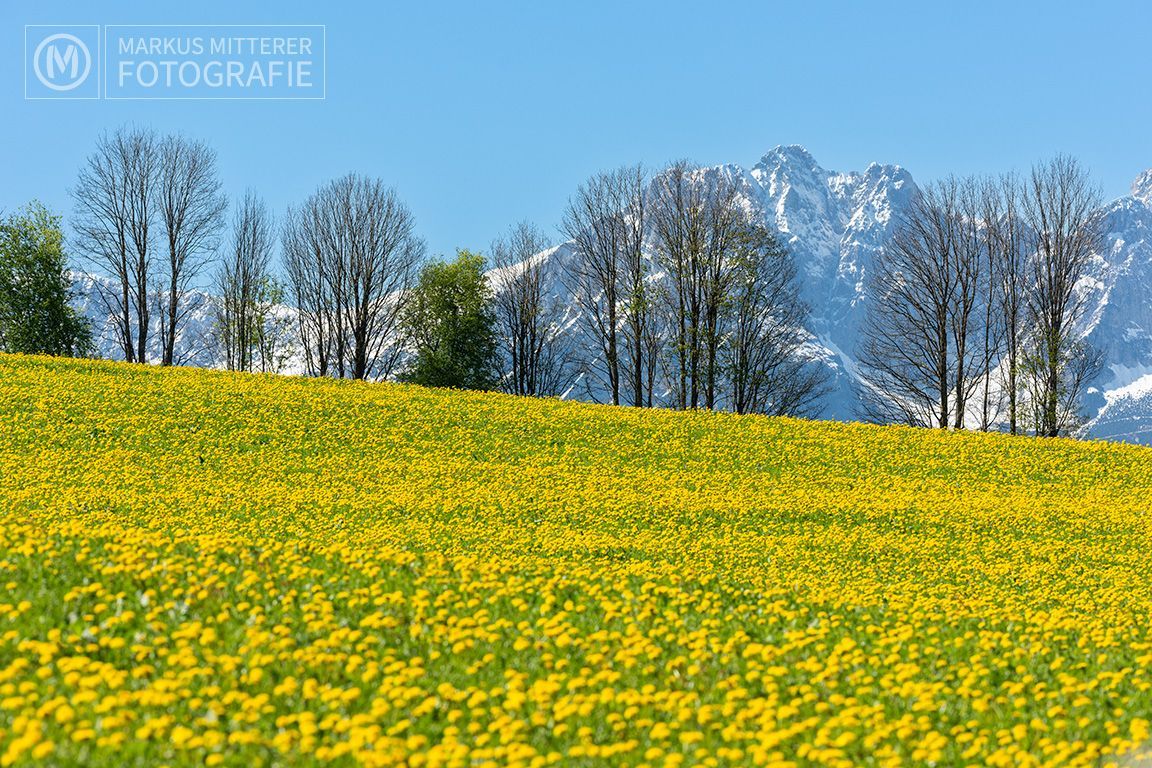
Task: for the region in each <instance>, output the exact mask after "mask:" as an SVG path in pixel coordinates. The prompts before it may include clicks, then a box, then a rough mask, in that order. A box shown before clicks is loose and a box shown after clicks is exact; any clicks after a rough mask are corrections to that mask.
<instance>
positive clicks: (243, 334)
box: [215, 190, 275, 371]
mask: <svg viewBox="0 0 1152 768" xmlns="http://www.w3.org/2000/svg"><path fill="white" fill-rule="evenodd" d="M274 244H275V230H274V227H273V222H272V215H271V213H269V211H268V207H267V206H266V205H265V204H264V201H263V200H261V199H260V198H259V197H257V196H256V194H255V193H254V192H252V191H251V190H249V191H247V192H246V193H245V194H244V198H243V200H241V201H240V203H239V204H238V205H237V206H236V212H235V214H234V216H233V219H232V237H231V243H230V247H229V250H228V252H227V254H226V257H225V259H224V262H223V264H222V265H221V266H220V269H219V271H218V272H217V275H216V290H215V293H216V308H215V309H216V327H217V335H218V338H219V341H220V344H221V346H222V347H223V352H224V360H225V363H226V365H227V366H228V370H230V371H250V370H252V369H253V362H254V355H255V353H256V352H257V351H258V348H259V345H260V340H261V338H262V335H263V333H262V332H263V326H264V322H265V319H266V318H265V315H266V314H267V310H266V309H265V308H264V307H263V306H262V301H263V293H264V292H265V291H266V290H267V286H268V284H269V282H270V280H271V271H270V270H271V265H272V251H273V248H274Z"/></svg>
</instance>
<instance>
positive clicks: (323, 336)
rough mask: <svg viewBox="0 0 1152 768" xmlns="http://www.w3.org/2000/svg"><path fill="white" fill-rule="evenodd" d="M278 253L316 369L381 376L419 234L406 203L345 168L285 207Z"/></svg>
mask: <svg viewBox="0 0 1152 768" xmlns="http://www.w3.org/2000/svg"><path fill="white" fill-rule="evenodd" d="M283 243H284V257H285V265H286V271H287V273H288V281H289V286H290V288H291V292H292V297H293V300H294V301H295V302H296V305H297V307H298V308H299V322H300V338H301V342H302V343H303V344H304V347H305V360H306V362H307V365H308V368H309V370H310V371H311V372H312V373H314V374H317V375H321V376H328V375H335V376H339V377H341V378H343V377H345V376H348V377H351V378H356V379H363V378H369V377H372V378H376V377H380V378H386V377H388V376H390V375H391V374H392V373H393V372H394V370H395V368H396V364H397V362H398V361H399V358H400V355H401V353H402V350H403V347H402V344H401V339H400V338H399V330H400V316H401V313H402V310H403V305H404V301H405V298H406V295H407V292H408V290H409V288H410V287H411V286H412V285H413V283H414V282H415V280H416V277H417V270H418V267H419V264H420V262H421V260H422V258H423V255H424V242H423V241H422V240H421V239H420V238H418V237H417V236H416V234H415V220H414V218H413V216H412V213H411V211H409V209H408V208H407V207H406V206H405V205H404V204H403V203H402V202H401V201H400V200H399V198H398V197H397V196H396V193H395V192H394V191H393V190H391V189H389V188H387V187H386V186H385V185H384V184H383V182H381V181H379V180H377V179H368V178H365V177H363V176H358V175H355V174H349V175H348V176H344V177H342V178H340V179H336V180H335V181H332V182H329V183H328V184H326V185H324V186H323V187H321V188H320V189H319V190H317V191H316V192H315V193H314V194H313V195H312V196H311V197H309V198H308V199H307V200H306V201H305V202H304V204H303V205H302V206H301V207H300V208H299V209H290V210H289V212H288V215H287V217H286V222H285V228H284V236H283Z"/></svg>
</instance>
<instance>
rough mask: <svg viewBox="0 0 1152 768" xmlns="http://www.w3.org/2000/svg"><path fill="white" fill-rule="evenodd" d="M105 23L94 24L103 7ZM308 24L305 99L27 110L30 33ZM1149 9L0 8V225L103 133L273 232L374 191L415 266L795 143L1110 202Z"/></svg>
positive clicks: (1144, 84)
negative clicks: (1070, 162)
mask: <svg viewBox="0 0 1152 768" xmlns="http://www.w3.org/2000/svg"><path fill="white" fill-rule="evenodd" d="M100 5H103V6H104V7H103V8H100V7H98V6H100ZM162 23H167V24H177V23H182V24H228V23H233V24H325V25H327V41H328V62H327V66H328V98H327V100H326V101H296V102H260V101H255V102H242V101H240V102H238V101H232V102H223V101H220V102H215V101H189V102H178V101H134V102H116V101H108V102H100V101H25V100H24V98H23V95H24V89H23V76H24V75H23V69H24V59H23V55H24V54H23V46H24V42H23V35H24V29H23V27H24V25H25V24H162ZM1149 29H1152V4H1149V3H1147V2H1136V1H1133V2H1098V3H1075V4H1072V3H1059V2H1020V3H1003V2H997V3H992V2H964V3H947V4H945V3H936V2H923V0H920V2H893V3H883V2H849V1H848V0H844V1H843V2H835V3H834V2H820V1H819V0H804V1H801V0H793V1H791V2H786V3H785V2H747V3H704V2H692V3H673V2H659V3H657V2H653V3H643V4H641V3H635V4H625V3H621V2H615V3H597V2H583V1H582V2H571V3H566V4H561V3H553V2H523V3H502V2H496V1H495V0H489V1H488V2H469V3H460V4H447V3H431V2H430V3H418V2H407V3H403V4H400V3H392V2H377V3H356V4H355V5H353V4H351V3H337V2H330V1H329V2H318V1H316V0H313V2H296V1H295V0H289V1H288V2H280V3H276V4H256V3H244V2H240V1H239V0H229V1H228V2H218V1H217V0H199V1H198V2H196V3H190V4H187V3H186V4H160V3H155V2H147V3H145V2H116V3H106V4H97V3H93V2H90V0H84V1H78V2H51V3H32V2H5V3H3V6H2V7H0V36H2V37H0V40H3V45H2V46H0V49H2V53H0V84H2V91H0V208H3V209H6V210H10V209H12V208H13V207H15V206H18V205H20V204H22V203H24V202H25V201H27V200H29V199H31V198H39V199H41V200H43V201H44V202H46V203H48V204H49V205H50V206H52V207H54V208H56V209H57V210H60V211H62V212H64V213H68V212H69V211H70V210H71V201H70V198H69V196H68V192H67V190H68V188H69V187H70V186H71V185H72V184H73V182H74V179H75V175H76V170H77V168H78V167H79V165H80V163H81V162H82V160H83V158H84V157H85V155H86V154H87V153H88V152H89V151H90V149H91V147H92V144H93V141H94V139H95V138H96V136H97V134H98V133H99V132H100V131H102V130H103V129H111V128H115V127H117V126H118V125H121V124H124V123H136V124H147V125H152V126H155V127H156V128H158V129H161V130H173V129H179V130H181V131H184V132H185V133H187V134H190V135H193V136H196V137H200V138H203V139H206V140H208V141H209V142H210V143H212V144H213V145H214V146H215V147H216V148H217V150H218V152H219V155H220V163H221V168H222V170H223V177H224V182H225V186H226V188H227V190H228V192H229V194H230V196H232V197H236V196H238V195H239V194H241V193H242V191H243V190H244V188H245V187H246V186H250V187H253V188H255V189H256V190H257V191H259V192H260V193H261V194H263V195H264V196H265V197H266V199H267V200H268V201H269V203H270V204H271V205H272V207H273V208H274V209H275V210H276V211H277V212H279V211H282V210H283V209H284V207H285V206H286V205H288V204H289V203H291V202H293V201H298V200H300V199H301V198H303V197H304V196H305V195H307V194H308V193H309V192H310V191H311V190H313V189H314V188H315V187H316V186H317V185H318V184H319V183H321V182H323V181H325V180H327V179H329V178H332V177H334V176H337V175H340V174H343V173H345V172H347V171H350V170H355V171H360V172H363V173H367V174H372V175H376V176H380V177H382V178H383V179H385V180H386V181H387V182H388V183H389V184H391V185H393V186H395V187H396V189H397V190H398V191H399V193H400V195H401V196H402V197H403V199H404V200H406V201H407V203H408V204H409V206H410V207H411V208H412V209H413V211H414V212H415V214H416V217H417V220H418V225H419V229H420V231H421V233H422V234H423V235H424V237H425V238H426V239H427V240H428V243H429V246H430V248H431V250H432V251H433V252H434V253H450V252H451V251H452V250H453V249H454V248H456V247H458V246H461V247H470V248H480V249H484V248H486V246H487V244H488V243H489V241H490V240H491V238H492V237H493V236H494V235H496V234H497V233H498V232H500V231H501V230H503V229H504V228H505V227H507V226H508V225H509V224H511V223H513V222H515V221H517V220H520V219H529V220H532V221H535V222H537V223H538V224H540V225H541V226H542V227H544V228H545V229H546V230H547V231H548V232H550V233H554V232H555V227H556V225H557V223H558V222H559V220H560V216H561V213H562V210H563V207H564V203H565V201H566V199H567V198H568V196H569V195H570V194H571V192H572V191H573V190H574V189H575V187H576V185H577V184H578V183H579V182H580V181H581V180H582V179H584V178H585V177H586V176H587V175H589V174H590V173H592V172H594V171H596V170H598V169H606V168H610V167H614V166H617V165H620V164H623V163H632V162H637V161H643V162H645V163H646V164H648V165H650V166H658V165H659V164H661V163H663V162H665V161H668V160H670V159H674V158H680V157H688V158H691V159H694V160H696V161H698V162H702V163H719V162H736V163H740V164H743V165H745V166H749V165H751V164H752V163H754V162H755V161H756V160H757V159H758V158H759V157H760V156H761V155H762V154H763V153H764V152H765V151H766V150H768V149H769V148H771V147H772V146H774V145H776V144H790V143H799V144H804V145H805V146H807V147H808V148H809V150H811V152H812V153H813V154H814V155H815V157H816V159H817V160H818V161H819V162H820V163H821V164H822V165H824V166H826V167H828V168H834V169H840V170H851V169H862V168H863V167H865V166H866V165H867V164H868V163H869V162H871V161H879V162H891V163H899V164H901V165H903V166H905V167H906V168H908V169H909V170H910V171H911V172H912V174H913V175H914V176H915V177H916V178H917V179H918V180H921V181H923V180H927V179H931V178H934V177H937V176H940V175H943V174H946V173H949V172H958V173H969V172H989V171H999V170H1006V169H1011V168H1021V169H1022V168H1026V167H1027V166H1028V165H1030V164H1031V163H1032V162H1033V161H1034V160H1036V159H1039V158H1042V157H1045V156H1047V155H1050V154H1052V153H1055V152H1069V153H1072V154H1074V155H1076V156H1078V157H1079V158H1080V159H1081V160H1082V161H1083V162H1084V163H1085V164H1086V165H1087V166H1088V167H1089V168H1090V169H1091V170H1092V171H1093V173H1094V175H1095V177H1096V180H1097V181H1098V183H1099V184H1100V186H1101V188H1102V190H1103V191H1104V193H1105V195H1106V196H1109V197H1113V196H1117V195H1121V194H1124V193H1125V192H1126V190H1127V187H1128V184H1129V182H1130V180H1131V179H1132V178H1133V177H1134V176H1135V175H1136V174H1137V173H1138V172H1139V171H1140V170H1142V169H1144V168H1146V167H1149V166H1152V56H1150V54H1149V38H1148V34H1149V32H1148V31H1149Z"/></svg>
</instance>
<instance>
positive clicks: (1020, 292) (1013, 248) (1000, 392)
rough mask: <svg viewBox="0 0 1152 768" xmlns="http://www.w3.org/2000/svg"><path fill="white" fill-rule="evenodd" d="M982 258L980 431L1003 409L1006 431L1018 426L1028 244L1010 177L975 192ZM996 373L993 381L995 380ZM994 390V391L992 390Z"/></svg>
mask: <svg viewBox="0 0 1152 768" xmlns="http://www.w3.org/2000/svg"><path fill="white" fill-rule="evenodd" d="M980 200H981V205H980V207H981V214H980V217H981V219H982V223H983V227H984V229H983V233H982V234H983V236H982V245H983V247H984V252H985V255H986V272H987V275H986V279H985V284H986V286H987V298H986V300H985V318H984V359H983V364H984V367H985V369H986V371H987V374H986V376H985V379H984V392H983V402H982V408H981V427H982V428H983V429H990V428H991V427H992V425H993V424H994V422H995V421H996V420H997V419H999V418H1001V417H1002V415H1003V408H1004V407H1006V408H1007V418H1008V430H1009V432H1011V433H1012V434H1016V432H1017V430H1018V428H1019V427H1018V424H1019V412H1020V409H1019V395H1020V380H1019V379H1020V344H1021V333H1022V324H1023V322H1022V311H1023V302H1024V272H1025V266H1026V258H1027V249H1028V245H1027V242H1026V238H1025V237H1024V228H1023V226H1022V223H1021V221H1020V183H1019V180H1018V179H1017V178H1016V177H1015V176H1013V175H1005V176H1001V177H999V178H995V179H986V180H985V181H984V183H983V185H982V187H981V191H980ZM997 372H998V376H997V375H996V374H997ZM994 385H995V386H996V388H997V389H996V390H994V389H993V387H994Z"/></svg>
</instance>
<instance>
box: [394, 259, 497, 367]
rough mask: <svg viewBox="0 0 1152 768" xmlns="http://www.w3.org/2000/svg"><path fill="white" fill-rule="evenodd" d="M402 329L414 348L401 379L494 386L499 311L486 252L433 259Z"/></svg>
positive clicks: (406, 313) (418, 287) (414, 297)
mask: <svg viewBox="0 0 1152 768" xmlns="http://www.w3.org/2000/svg"><path fill="white" fill-rule="evenodd" d="M403 329H404V331H405V333H406V336H407V338H408V339H409V341H410V343H411V345H412V347H413V348H414V350H415V356H414V358H413V360H412V362H411V364H410V366H409V367H408V370H407V371H405V372H404V374H403V375H402V376H401V379H402V380H403V381H407V382H411V383H413V384H421V385H424V386H428V387H455V388H457V389H493V388H494V387H495V386H496V382H497V380H498V370H497V359H498V358H497V350H498V348H497V337H496V317H495V314H494V311H493V306H492V290H491V288H490V287H489V285H488V280H487V278H486V277H485V275H484V258H483V257H482V256H480V255H479V254H474V253H470V252H469V251H466V250H459V251H457V252H456V260H455V261H450V262H441V263H435V264H429V265H428V266H426V267H425V268H424V269H423V270H422V271H421V273H420V280H419V282H418V283H417V285H416V288H415V289H414V290H413V291H412V294H411V296H410V297H409V300H408V304H407V307H406V308H405V311H404V318H403Z"/></svg>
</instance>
